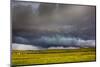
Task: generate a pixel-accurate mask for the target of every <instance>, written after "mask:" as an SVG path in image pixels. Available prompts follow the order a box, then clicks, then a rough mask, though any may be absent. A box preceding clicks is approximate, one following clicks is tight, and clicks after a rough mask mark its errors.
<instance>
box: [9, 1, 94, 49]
mask: <svg viewBox="0 0 100 67" xmlns="http://www.w3.org/2000/svg"><path fill="white" fill-rule="evenodd" d="M11 6H12V9H11V10H12V28H13V31H12V33H13V43H18V44H29V45H31V46H38V47H39V49H42V48H49V47H52V46H54V47H55V46H62V47H95V36H96V34H95V33H96V32H95V23H96V22H95V21H96V19H95V11H96V10H95V6H82V5H70V4H67V5H65V4H55V3H54V4H51V3H35V2H19V1H14V2H12V5H11ZM26 32H27V34H26ZM17 33H19V34H17ZM30 33H31V34H30ZM16 34H17V35H16ZM41 47H42V48H41Z"/></svg>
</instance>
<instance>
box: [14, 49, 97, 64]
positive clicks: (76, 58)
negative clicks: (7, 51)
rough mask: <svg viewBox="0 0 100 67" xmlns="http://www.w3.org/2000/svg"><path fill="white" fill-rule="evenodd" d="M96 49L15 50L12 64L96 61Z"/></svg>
mask: <svg viewBox="0 0 100 67" xmlns="http://www.w3.org/2000/svg"><path fill="white" fill-rule="evenodd" d="M95 51H96V50H95V48H80V49H50V50H13V51H12V65H15V66H18V65H38V64H52V63H70V62H84V61H86V62H87V61H95V60H96V52H95Z"/></svg>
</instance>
